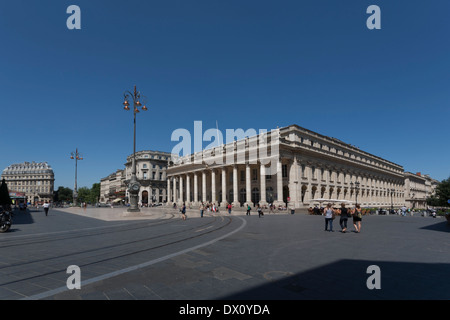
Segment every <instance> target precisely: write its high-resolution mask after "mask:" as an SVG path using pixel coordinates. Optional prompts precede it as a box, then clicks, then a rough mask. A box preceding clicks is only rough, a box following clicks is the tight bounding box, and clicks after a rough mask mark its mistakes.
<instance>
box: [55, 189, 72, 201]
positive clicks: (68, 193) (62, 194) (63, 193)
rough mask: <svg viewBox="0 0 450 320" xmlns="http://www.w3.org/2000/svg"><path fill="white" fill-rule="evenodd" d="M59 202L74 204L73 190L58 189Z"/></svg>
mask: <svg viewBox="0 0 450 320" xmlns="http://www.w3.org/2000/svg"><path fill="white" fill-rule="evenodd" d="M57 195H58V199H56V201H58V202H72V201H73V190H72V189H70V188H66V187H58V191H57Z"/></svg>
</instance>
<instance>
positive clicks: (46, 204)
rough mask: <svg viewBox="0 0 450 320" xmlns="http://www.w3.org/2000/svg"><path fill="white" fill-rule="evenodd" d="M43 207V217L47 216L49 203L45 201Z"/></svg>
mask: <svg viewBox="0 0 450 320" xmlns="http://www.w3.org/2000/svg"><path fill="white" fill-rule="evenodd" d="M43 207H44V211H45V216H47V215H48V209H49V208H50V203H48V202H47V201H45V203H44V205H43Z"/></svg>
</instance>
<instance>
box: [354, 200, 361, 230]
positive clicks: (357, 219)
mask: <svg viewBox="0 0 450 320" xmlns="http://www.w3.org/2000/svg"><path fill="white" fill-rule="evenodd" d="M352 214H353V226H354V227H355V230H356V231H355V232H356V233H360V232H361V220H362V212H361V207H360V205H359V204H356V206H355V209H353V211H352Z"/></svg>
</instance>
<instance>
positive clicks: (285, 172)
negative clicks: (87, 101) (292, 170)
mask: <svg viewBox="0 0 450 320" xmlns="http://www.w3.org/2000/svg"><path fill="white" fill-rule="evenodd" d="M281 176H282V177H283V178H287V177H288V170H287V164H283V165H281Z"/></svg>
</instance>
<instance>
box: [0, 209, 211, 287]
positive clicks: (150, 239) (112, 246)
mask: <svg viewBox="0 0 450 320" xmlns="http://www.w3.org/2000/svg"><path fill="white" fill-rule="evenodd" d="M213 218H214V219H213V221H209V222H207V223H204V224H201V225H197V226H194V227H190V228H185V229H182V230H177V231H174V232H169V233H164V234H160V235H156V236H152V237H148V238H139V239H135V240H132V241H126V242H121V243H116V244H111V245H107V246H102V247H97V248H92V249H88V250H80V251H75V252H69V253H66V254H63V255H57V256H51V257H45V258H41V259H35V260H31V261H25V262H20V263H12V264H9V265H6V266H0V271H2V270H4V269H7V268H13V267H19V266H24V265H28V264H32V263H38V262H42V261H50V260H54V259H60V258H65V257H69V256H75V255H81V254H86V253H94V252H97V251H101V250H110V249H113V248H118V247H121V246H127V245H133V244H136V243H142V242H144V241H152V240H156V239H161V238H162V237H168V236H173V235H175V234H180V233H181V232H183V233H184V232H189V231H191V230H195V229H198V228H203V227H207V226H209V227H207V228H210V227H211V226H210V225H212V224H214V223H215V221H216V220H217V217H213ZM175 221H178V220H175ZM175 221H172V222H175ZM166 224H167V223H166ZM158 225H161V224H158ZM151 226H154V224H152V225H148V226H145V227H142V228H146V227H151ZM142 228H133V229H129V230H127V231H131V230H133V231H134V230H136V229H142ZM201 231H202V230H201ZM111 232H112V231H111ZM111 232H108V233H111ZM118 232H119V231H118ZM120 232H124V231H123V230H120ZM104 234H105V233H100V234H92V235H90V236H102V235H104ZM79 237H86V236H79ZM79 237H70V238H69V237H68V238H65V239H63V240H69V239H70V240H71V239H73V238H79ZM54 240H59V241H61V239H54ZM48 241H51V240H48ZM27 244H28V245H31V244H32V245H34V244H36V243H35V242H33V243H27ZM27 244H25V245H27ZM22 245H24V244H22ZM0 285H1V283H0Z"/></svg>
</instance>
